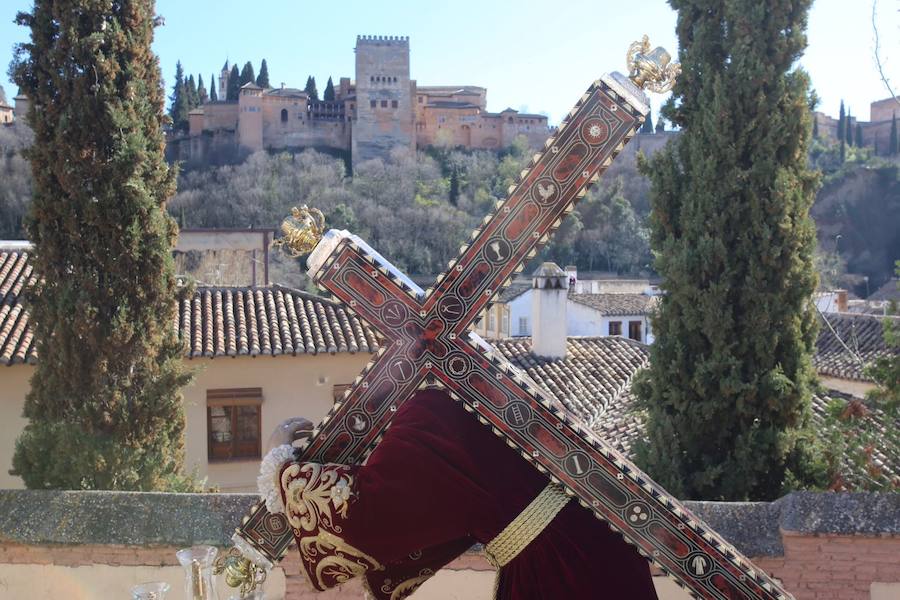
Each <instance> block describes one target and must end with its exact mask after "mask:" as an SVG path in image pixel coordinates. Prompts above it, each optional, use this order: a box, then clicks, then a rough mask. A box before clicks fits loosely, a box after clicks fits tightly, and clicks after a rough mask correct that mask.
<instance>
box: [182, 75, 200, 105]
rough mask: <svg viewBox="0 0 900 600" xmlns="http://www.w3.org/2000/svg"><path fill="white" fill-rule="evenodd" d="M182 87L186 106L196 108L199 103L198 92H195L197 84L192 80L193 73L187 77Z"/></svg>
mask: <svg viewBox="0 0 900 600" xmlns="http://www.w3.org/2000/svg"><path fill="white" fill-rule="evenodd" d="M184 88H185V93H186V94H187V99H188V108H190V109H191V110H193V109H195V108H197V107H198V106H199V105H200V94H199V92H197V84H196V83H195V82H194V76H193V75H191V76H190V77H188V79H187V82H186V83H185V86H184Z"/></svg>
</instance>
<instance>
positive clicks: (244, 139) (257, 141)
mask: <svg viewBox="0 0 900 600" xmlns="http://www.w3.org/2000/svg"><path fill="white" fill-rule="evenodd" d="M248 85H249V84H248ZM262 104H263V103H262V90H261V89H258V88H255V89H254V88H249V89H248V88H242V89H241V96H240V101H239V102H238V106H239V111H240V114H239V115H238V142H239V143H240V145H241V147H242V148H246V149H247V150H250V151H252V152H255V151H257V150H262V149H263V105H262Z"/></svg>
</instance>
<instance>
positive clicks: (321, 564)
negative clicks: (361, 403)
mask: <svg viewBox="0 0 900 600" xmlns="http://www.w3.org/2000/svg"><path fill="white" fill-rule="evenodd" d="M281 482H282V497H283V500H284V502H285V506H286V515H287V517H288V520H289V522H290V523H291V526H292V527H293V529H294V534H295V536H296V538H297V542H298V546H299V548H300V550H301V558H302V561H301V562H302V564H303V565H304V568H305V569H306V571H307V574H308V575H309V576H310V580H311V581H312V583H313V585H315V586H316V587H317V588H318V589H324V588H327V587H331V586H333V585H337V584H339V583H341V582H343V581H345V580H346V579H348V578H350V577H353V576H356V575H364V577H365V579H366V584H367V586H366V587H367V588H368V589H369V592H370V593H371V594H372V595H373V596H374V597H375V598H377V599H378V600H382V599H384V600H398V599H399V598H405V597H406V596H407V595H409V594H410V593H412V592H413V591H414V590H415V589H416V588H417V587H418V586H419V585H421V583H423V582H424V581H425V580H426V579H428V577H430V576H431V575H433V574H434V573H435V572H437V570H438V569H440V568H441V567H442V566H443V565H445V564H446V563H448V562H449V561H451V560H452V559H453V558H455V557H456V556H458V555H459V554H461V553H462V552H464V551H465V550H467V549H468V548H470V547H471V546H472V545H473V544H475V543H481V544H487V543H488V542H489V541H491V540H492V539H493V538H494V537H495V536H496V535H497V534H498V533H499V532H500V531H502V530H503V528H504V527H506V526H507V525H508V524H509V523H510V522H511V521H512V520H513V519H514V518H515V517H516V516H517V515H518V514H519V513H520V512H521V511H522V509H524V508H525V507H526V506H527V505H528V504H529V503H530V502H531V501H532V500H533V499H534V498H535V497H536V496H537V495H538V494H539V493H540V491H541V490H542V489H543V488H544V487H545V486H546V485H547V483H548V480H547V478H546V476H544V475H543V474H541V473H539V472H538V471H537V470H536V469H535V468H534V467H533V466H532V465H530V464H528V462H527V461H525V460H524V459H523V458H522V457H521V456H520V455H518V454H517V453H516V452H515V451H514V450H513V449H511V448H510V447H509V446H507V445H506V443H505V442H504V441H503V440H501V439H500V438H499V437H497V436H495V435H494V434H493V433H492V432H491V431H490V429H489V428H488V427H486V426H484V425H482V424H480V423H478V422H477V420H476V419H475V418H474V416H473V415H471V414H467V413H466V412H465V410H464V409H463V407H462V406H461V405H460V404H459V403H457V402H455V401H453V400H452V399H451V398H450V397H449V396H448V395H447V394H446V393H444V392H440V391H433V390H428V391H423V392H419V393H417V394H416V395H415V396H414V397H413V398H411V399H410V400H409V401H408V402H406V403H405V404H404V405H403V406H402V407H401V408H400V410H399V411H398V412H397V414H396V416H395V417H394V420H393V423H392V425H391V427H390V428H389V429H388V430H387V432H386V433H385V435H384V439H383V440H382V441H381V443H380V444H379V445H378V447H377V448H376V449H375V451H374V452H373V453H372V454H371V456H370V457H369V459H368V461H367V462H366V464H365V465H364V466H360V467H347V466H342V465H316V464H313V463H288V465H287V466H286V467H284V468H283V469H282V474H281ZM501 573H502V575H501V581H500V589H499V594H498V598H501V599H504V600H507V599H516V600H531V599H535V600H537V599H541V600H559V599H563V598H565V599H575V598H590V599H610V600H612V599H616V600H621V599H629V600H644V599H655V598H656V593H655V591H654V587H653V582H652V578H651V576H650V569H649V564H648V562H647V561H646V560H645V559H644V558H642V557H641V556H640V555H639V554H638V553H637V551H636V550H635V549H634V548H633V547H632V546H630V545H628V544H627V543H625V541H624V540H623V539H622V537H621V535H619V534H618V533H614V532H613V531H611V530H610V529H609V527H608V526H607V525H606V523H605V522H603V521H601V520H599V519H597V518H596V517H594V516H593V515H592V514H591V513H590V512H589V511H588V510H586V509H584V508H582V507H581V506H579V505H578V503H577V501H575V500H572V501H570V502H569V503H568V504H567V505H566V507H565V508H563V510H562V511H561V512H560V513H559V514H558V515H557V516H556V518H555V519H554V520H553V521H552V522H551V523H550V525H549V526H548V527H547V528H546V529H544V531H543V532H542V533H541V534H540V535H539V536H538V537H537V538H536V539H535V540H534V541H533V542H532V543H531V544H530V545H528V546H527V547H526V548H525V549H524V550H523V551H522V552H521V553H520V554H519V555H518V556H517V557H516V558H515V559H513V560H512V561H511V562H510V563H509V564H508V565H506V566H505V567H503V569H502V570H501Z"/></svg>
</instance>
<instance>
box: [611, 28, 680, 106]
mask: <svg viewBox="0 0 900 600" xmlns="http://www.w3.org/2000/svg"><path fill="white" fill-rule="evenodd" d="M671 61H672V56H671V55H670V54H669V53H668V52H666V50H665V48H662V47H660V46H657V47H656V48H654V49H653V50H650V38H649V37H648V36H646V35H645V36H644V37H643V39H642V40H641V41H640V42H634V43H632V44H631V45H630V46H628V53H627V54H626V55H625V64H626V65H627V66H628V77H629V78H630V79H631V81H633V82H634V84H635V85H636V86H638V87H639V88H641V89H644V88H646V89H648V90H650V91H651V92H656V93H657V94H662V93H664V92H668V91H669V90H671V89H672V87H674V85H675V79H676V78H677V77H678V75H680V74H681V64H680V63H677V62H671Z"/></svg>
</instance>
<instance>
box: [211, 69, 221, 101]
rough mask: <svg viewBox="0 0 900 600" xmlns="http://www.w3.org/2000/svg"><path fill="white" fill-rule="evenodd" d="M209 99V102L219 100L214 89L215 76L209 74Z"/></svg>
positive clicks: (217, 93)
mask: <svg viewBox="0 0 900 600" xmlns="http://www.w3.org/2000/svg"><path fill="white" fill-rule="evenodd" d="M209 101H210V102H218V101H219V92H217V91H216V76H215V75H210V76H209Z"/></svg>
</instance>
